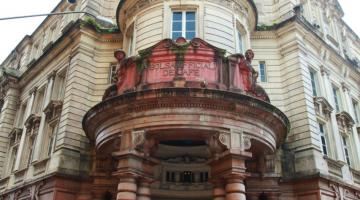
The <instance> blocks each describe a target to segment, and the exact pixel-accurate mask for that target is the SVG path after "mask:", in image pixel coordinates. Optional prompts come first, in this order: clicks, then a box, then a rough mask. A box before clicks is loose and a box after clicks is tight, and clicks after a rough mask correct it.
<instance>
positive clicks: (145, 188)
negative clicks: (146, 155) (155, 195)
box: [137, 179, 151, 200]
mask: <svg viewBox="0 0 360 200" xmlns="http://www.w3.org/2000/svg"><path fill="white" fill-rule="evenodd" d="M137 200H151V193H150V181H148V180H144V179H141V180H140V181H139V183H138V189H137Z"/></svg>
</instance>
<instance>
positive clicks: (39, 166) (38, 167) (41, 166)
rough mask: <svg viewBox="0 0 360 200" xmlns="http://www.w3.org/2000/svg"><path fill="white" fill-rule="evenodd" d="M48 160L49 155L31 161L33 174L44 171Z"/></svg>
mask: <svg viewBox="0 0 360 200" xmlns="http://www.w3.org/2000/svg"><path fill="white" fill-rule="evenodd" d="M49 160H50V157H46V158H44V159H42V160H39V161H35V162H34V163H32V165H33V167H34V176H36V175H39V174H42V173H44V172H45V171H46V166H47V163H48V161H49Z"/></svg>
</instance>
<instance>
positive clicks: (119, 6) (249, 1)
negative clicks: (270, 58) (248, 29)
mask: <svg viewBox="0 0 360 200" xmlns="http://www.w3.org/2000/svg"><path fill="white" fill-rule="evenodd" d="M125 2H126V0H120V1H119V4H118V7H117V9H116V24H117V25H118V28H119V30H120V22H119V17H120V11H121V8H122V7H123V6H124V4H125ZM247 2H248V3H249V4H250V6H251V7H252V9H253V10H254V13H255V26H254V31H255V30H256V26H257V24H258V11H257V8H256V6H255V3H254V1H253V0H247ZM120 31H121V30H120Z"/></svg>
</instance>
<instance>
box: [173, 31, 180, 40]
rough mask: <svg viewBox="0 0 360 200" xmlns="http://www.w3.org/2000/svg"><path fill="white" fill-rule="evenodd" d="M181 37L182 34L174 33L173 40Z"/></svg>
mask: <svg viewBox="0 0 360 200" xmlns="http://www.w3.org/2000/svg"><path fill="white" fill-rule="evenodd" d="M179 37H181V32H173V33H172V39H173V40H175V39H177V38H179Z"/></svg>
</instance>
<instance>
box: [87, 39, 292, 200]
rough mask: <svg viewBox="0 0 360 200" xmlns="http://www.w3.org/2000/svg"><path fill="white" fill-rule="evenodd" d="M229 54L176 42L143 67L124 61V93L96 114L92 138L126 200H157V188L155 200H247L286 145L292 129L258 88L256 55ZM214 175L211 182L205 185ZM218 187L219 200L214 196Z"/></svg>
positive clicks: (152, 53)
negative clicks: (269, 159)
mask: <svg viewBox="0 0 360 200" xmlns="http://www.w3.org/2000/svg"><path fill="white" fill-rule="evenodd" d="M224 54H225V51H224V50H221V49H219V48H216V47H214V46H212V45H210V44H208V43H206V42H205V41H203V40H201V39H197V38H196V39H193V40H192V41H190V42H187V41H186V40H185V39H184V38H179V39H177V41H176V42H174V41H172V40H169V39H166V40H163V41H161V42H159V43H157V44H156V45H154V46H153V47H151V48H148V49H146V50H143V51H141V52H140V53H139V56H136V57H129V58H127V57H126V54H125V53H124V52H123V51H121V50H118V51H115V57H116V58H117V60H118V63H119V64H118V67H117V80H116V84H114V85H112V86H110V87H109V88H108V89H107V90H106V92H105V94H104V97H103V101H102V102H101V103H99V104H98V105H96V106H94V107H93V108H92V109H91V110H90V111H89V112H88V113H87V114H86V116H85V117H84V120H83V128H84V130H85V132H86V134H87V136H88V137H89V138H90V140H91V141H92V143H93V144H94V145H95V150H96V161H95V162H96V165H99V166H101V165H102V161H101V159H100V160H98V157H104V156H105V155H111V156H112V157H114V158H115V159H116V160H117V164H116V169H115V171H113V175H115V176H117V177H118V180H119V183H118V194H117V199H128V195H131V198H132V199H136V198H142V197H143V196H144V197H149V196H150V188H151V193H152V195H153V196H154V197H169V196H171V195H170V194H171V193H169V191H171V190H174V191H175V190H176V191H182V192H180V193H177V194H178V195H180V196H179V197H181V198H190V196H189V195H191V194H190V193H189V192H187V191H188V190H189V188H192V190H199V187H200V186H201V187H200V188H202V189H201V190H204V191H203V193H198V194H199V195H200V196H201V197H202V198H204V199H208V198H210V197H211V194H213V196H214V197H217V196H223V195H224V194H225V192H226V193H227V194H230V195H231V196H234V197H236V199H246V198H245V195H244V194H245V190H244V188H245V186H244V184H243V181H244V179H245V178H246V177H247V176H249V174H250V173H249V172H253V169H254V162H258V163H259V165H262V164H261V161H259V160H260V159H259V158H264V156H266V155H269V154H273V153H274V152H275V150H276V148H278V147H279V145H280V144H282V143H283V141H284V139H285V136H286V133H287V132H288V130H289V121H288V119H287V118H286V116H285V115H284V114H283V113H282V112H281V111H280V110H278V109H277V108H276V107H274V106H272V105H271V104H270V103H269V98H268V96H267V94H266V93H265V91H264V90H263V89H262V88H261V87H260V86H259V85H257V84H256V79H257V72H256V71H255V70H254V69H253V67H252V66H251V61H252V59H253V56H254V54H253V52H252V51H251V50H248V51H247V52H246V54H245V56H244V55H242V54H235V55H230V56H228V57H225V56H224ZM247 160H251V161H250V162H247ZM97 162H99V163H97ZM190 164H191V165H190ZM184 166H186V167H184ZM269 166H271V165H269ZM110 168H111V167H110V166H109V169H110ZM247 168H249V169H248V170H247ZM255 168H258V169H260V168H259V167H255ZM184 170H185V171H184ZM204 171H209V177H210V178H209V180H207V178H206V180H205V181H204V179H203V182H202V181H200V180H201V178H200V175H201V172H204ZM255 171H256V169H255ZM159 174H167V175H166V177H167V178H166V179H164V178H163V177H164V175H163V176H159ZM171 174H173V175H171ZM180 176H181V177H180ZM179 181H180V182H181V181H183V182H184V183H183V184H182V183H179ZM150 183H153V184H150ZM224 183H226V184H227V186H226V187H225V186H224ZM164 184H165V185H171V187H169V188H164V187H162V186H163V185H164ZM199 184H200V186H199ZM212 184H213V186H214V188H213V192H211V191H210V190H209V188H206V187H205V188H204V186H206V185H210V186H211V185H212ZM137 187H139V188H140V189H139V190H141V191H146V192H145V193H138V192H137V190H136V188H137ZM127 188H133V190H131V191H129V190H128V189H127ZM210 188H211V187H210ZM224 188H225V189H224ZM231 188H236V190H233V189H231ZM225 190H226V191H225Z"/></svg>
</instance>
